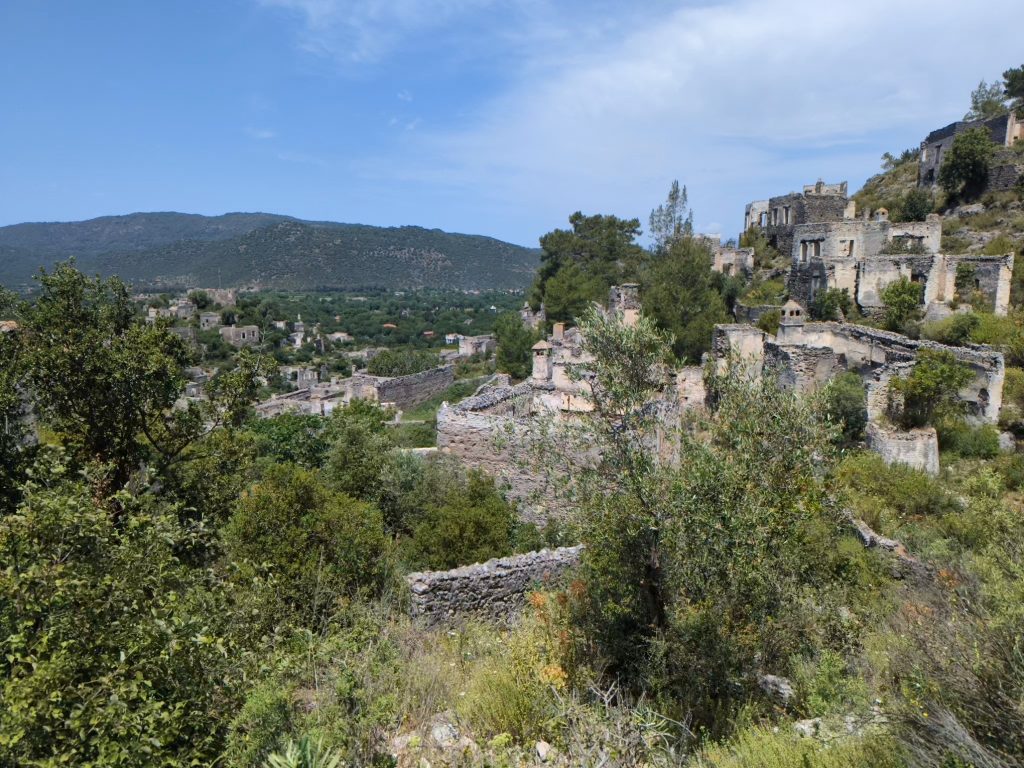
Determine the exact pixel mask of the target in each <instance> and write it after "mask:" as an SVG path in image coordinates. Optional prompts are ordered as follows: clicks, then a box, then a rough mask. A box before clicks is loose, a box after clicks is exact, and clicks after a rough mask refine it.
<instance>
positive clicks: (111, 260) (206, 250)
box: [0, 213, 539, 289]
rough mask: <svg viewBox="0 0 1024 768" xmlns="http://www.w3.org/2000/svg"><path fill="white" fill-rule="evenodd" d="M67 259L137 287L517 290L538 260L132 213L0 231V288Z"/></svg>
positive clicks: (421, 232)
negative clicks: (381, 287) (43, 267)
mask: <svg viewBox="0 0 1024 768" xmlns="http://www.w3.org/2000/svg"><path fill="white" fill-rule="evenodd" d="M71 256H74V257H75V258H76V260H77V262H78V265H79V267H80V268H82V269H83V270H86V271H89V272H99V273H101V274H104V275H115V274H116V275H119V276H120V277H122V278H123V279H125V280H127V281H129V282H131V283H133V284H134V285H136V286H138V287H190V286H217V285H221V286H224V287H229V286H236V287H241V286H259V287H267V288H290V289H307V288H321V287H330V288H346V287H351V288H358V287H366V286H383V287H388V288H421V287H451V288H463V289H477V288H523V287H525V286H527V285H528V284H529V283H530V280H531V279H532V277H533V272H534V270H535V269H536V266H537V262H538V258H539V252H538V251H536V250H534V249H530V248H523V247H522V246H518V245H512V244H510V243H505V242H502V241H501V240H495V239H494V238H490V237H482V236H479V235H462V234H453V233H449V232H442V231H441V230H438V229H424V228H422V227H371V226H366V225H362V224H339V223H335V222H322V221H317V222H314V221H301V220H299V219H294V218H291V217H288V216H278V215H275V214H267V213H228V214H224V215H223V216H199V215H196V214H184V213H133V214H129V215H127V216H104V217H102V218H98V219H90V220H89V221H76V222H61V223H38V224H14V225H12V226H7V227H0V283H2V284H3V285H6V286H8V287H11V288H21V287H24V286H27V285H29V284H31V282H32V275H33V274H35V272H36V271H37V270H38V269H39V267H40V266H46V267H49V266H52V265H53V264H54V263H55V262H57V261H60V260H62V259H66V258H68V257H71Z"/></svg>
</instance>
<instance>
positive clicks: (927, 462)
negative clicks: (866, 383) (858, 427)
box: [866, 422, 939, 475]
mask: <svg viewBox="0 0 1024 768" xmlns="http://www.w3.org/2000/svg"><path fill="white" fill-rule="evenodd" d="M866 437H867V444H868V448H870V449H871V450H873V451H875V453H877V454H878V455H880V456H881V457H882V459H883V460H884V461H885V463H886V464H890V465H891V464H905V465H906V466H908V467H912V468H913V469H919V470H921V471H922V472H927V473H928V474H929V475H937V474H939V439H938V437H937V436H936V434H935V430H934V429H932V428H931V427H927V428H925V429H911V430H908V431H903V430H897V429H891V428H888V427H885V426H883V425H881V424H877V423H874V422H872V423H869V424H868V426H867V432H866Z"/></svg>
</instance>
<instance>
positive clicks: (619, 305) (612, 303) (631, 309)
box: [608, 283, 640, 326]
mask: <svg viewBox="0 0 1024 768" xmlns="http://www.w3.org/2000/svg"><path fill="white" fill-rule="evenodd" d="M608 309H609V310H611V311H612V312H614V313H615V314H617V315H618V316H619V317H621V318H622V322H623V323H625V324H626V325H628V326H634V325H636V322H637V320H639V319H640V286H639V285H637V284H636V283H626V284H624V285H613V286H612V287H611V290H610V291H609V292H608Z"/></svg>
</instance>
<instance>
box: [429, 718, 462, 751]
mask: <svg viewBox="0 0 1024 768" xmlns="http://www.w3.org/2000/svg"><path fill="white" fill-rule="evenodd" d="M430 738H431V739H433V741H434V743H435V744H437V745H438V746H439V747H450V746H452V745H453V744H454V743H455V742H457V741H458V740H459V732H458V730H457V729H456V728H455V726H454V725H452V724H451V723H447V722H440V723H437V724H436V725H433V726H431V728H430Z"/></svg>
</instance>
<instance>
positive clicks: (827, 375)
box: [712, 299, 1006, 473]
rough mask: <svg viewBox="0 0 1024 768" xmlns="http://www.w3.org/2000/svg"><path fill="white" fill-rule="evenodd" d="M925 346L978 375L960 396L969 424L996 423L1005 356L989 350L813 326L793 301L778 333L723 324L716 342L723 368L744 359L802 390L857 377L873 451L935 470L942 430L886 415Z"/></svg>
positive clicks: (758, 371) (846, 326)
mask: <svg viewBox="0 0 1024 768" xmlns="http://www.w3.org/2000/svg"><path fill="white" fill-rule="evenodd" d="M925 349H930V350H937V351H946V352H949V353H951V354H952V355H953V357H954V358H956V360H957V361H958V362H960V363H962V364H964V365H966V366H967V367H968V368H969V369H970V371H971V372H972V374H973V378H972V379H971V381H970V382H969V383H968V384H967V385H966V386H965V387H964V388H963V389H962V390H961V391H960V393H959V396H960V399H961V401H962V402H964V403H965V404H966V408H967V418H968V420H970V421H971V422H973V423H975V424H995V423H997V421H998V419H999V410H1000V408H1001V407H1002V401H1003V381H1004V378H1005V372H1006V368H1005V363H1004V361H1003V354H1002V353H1001V352H998V351H996V350H995V349H993V348H992V347H988V346H985V345H980V344H968V345H965V346H962V347H950V346H946V345H943V344H938V343H937V342H933V341H922V340H916V339H910V338H908V337H906V336H903V335H901V334H898V333H891V332H889V331H882V330H879V329H877V328H869V327H867V326H863V325H853V324H850V323H842V322H808V321H807V317H806V313H805V310H804V308H803V307H802V306H801V305H800V304H798V303H797V302H795V301H793V300H792V299H791V300H790V301H788V302H787V303H786V304H785V305H784V306H783V313H782V319H781V321H780V324H779V330H778V333H777V334H775V335H774V336H772V335H770V334H768V333H766V332H764V331H762V330H761V329H759V328H755V327H754V326H751V325H745V324H735V325H718V326H715V331H714V338H713V342H712V356H713V358H714V360H715V364H716V365H717V366H718V367H719V368H720V369H724V367H726V366H727V365H728V364H729V362H730V361H733V360H740V361H742V362H743V364H745V365H747V366H749V369H750V372H751V374H752V375H754V376H760V375H763V374H765V373H768V372H770V373H771V375H774V376H777V377H778V378H779V381H780V382H781V383H782V385H783V386H786V387H789V388H792V389H794V390H796V391H797V392H800V393H805V394H810V393H813V392H815V391H817V390H818V389H820V388H821V387H823V386H824V385H825V384H827V383H828V381H830V380H831V379H832V378H834V377H835V376H836V375H838V374H840V373H844V372H846V371H852V372H854V373H856V374H857V375H859V376H860V377H861V380H862V381H863V382H864V386H865V389H866V392H867V417H868V422H869V429H868V446H869V447H870V448H872V449H874V450H876V451H877V452H878V453H880V454H882V456H883V458H885V459H886V461H889V462H894V461H898V462H901V463H904V464H908V465H910V466H913V467H916V468H918V469H923V470H925V471H928V472H932V473H936V472H938V468H939V466H938V442H937V440H936V437H935V431H934V430H933V429H931V428H928V429H922V430H914V431H912V432H910V433H907V432H904V431H901V430H896V429H893V428H891V427H889V426H887V425H886V418H885V417H886V414H887V411H888V405H889V391H890V384H891V382H892V380H893V378H894V377H902V376H906V375H907V374H909V373H910V371H911V370H913V367H914V365H915V363H916V359H917V355H918V354H919V353H920V352H921V350H925Z"/></svg>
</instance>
